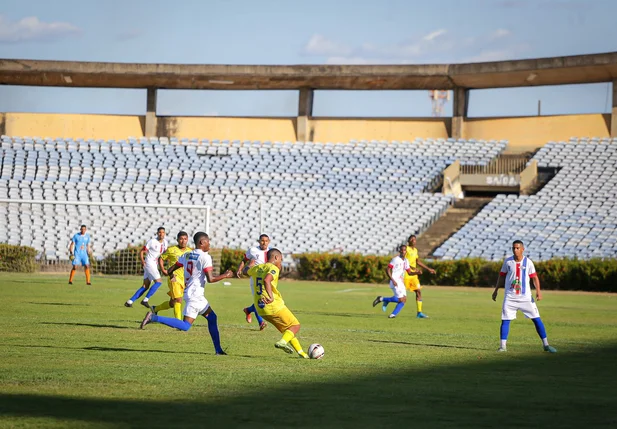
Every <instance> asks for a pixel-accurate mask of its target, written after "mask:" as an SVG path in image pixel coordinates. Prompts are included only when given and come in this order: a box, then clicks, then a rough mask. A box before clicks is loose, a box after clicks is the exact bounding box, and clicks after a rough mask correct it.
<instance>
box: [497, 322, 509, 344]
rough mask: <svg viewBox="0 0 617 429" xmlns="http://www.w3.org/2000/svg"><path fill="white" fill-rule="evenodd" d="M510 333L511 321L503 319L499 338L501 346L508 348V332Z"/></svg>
mask: <svg viewBox="0 0 617 429" xmlns="http://www.w3.org/2000/svg"><path fill="white" fill-rule="evenodd" d="M509 333H510V321H509V320H502V321H501V328H500V329H499V338H500V339H501V348H502V349H505V348H506V341H507V340H508V334H509Z"/></svg>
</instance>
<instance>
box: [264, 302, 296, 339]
mask: <svg viewBox="0 0 617 429" xmlns="http://www.w3.org/2000/svg"><path fill="white" fill-rule="evenodd" d="M260 316H261V317H263V318H264V319H266V320H267V321H268V322H270V323H272V325H274V327H275V328H276V329H278V330H279V331H280V332H281V333H283V332H285V331H286V330H287V329H289V328H290V327H292V326H294V325H299V324H300V322H298V319H296V316H294V314H293V313H292V312H291V310H290V309H289V308H287V307H283V308H281V309H280V310H279V311H277V312H276V313H275V314H268V315H262V314H260Z"/></svg>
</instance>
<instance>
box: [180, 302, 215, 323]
mask: <svg viewBox="0 0 617 429" xmlns="http://www.w3.org/2000/svg"><path fill="white" fill-rule="evenodd" d="M185 301H186V306H185V307H184V311H183V312H182V315H183V316H186V317H190V318H191V319H197V316H199V315H202V314H204V313H205V312H206V311H208V309H209V308H210V303H209V302H208V300H207V299H206V298H204V299H191V300H185Z"/></svg>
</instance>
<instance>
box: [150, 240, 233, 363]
mask: <svg viewBox="0 0 617 429" xmlns="http://www.w3.org/2000/svg"><path fill="white" fill-rule="evenodd" d="M193 241H194V242H195V250H193V251H192V252H190V253H186V254H184V255H182V256H181V257H180V259H178V262H176V263H175V264H174V265H173V266H172V267H171V268H169V269H168V270H167V273H168V275H170V276H171V275H172V273H173V272H174V271H175V270H177V269H180V268H183V269H184V282H185V288H184V302H185V303H186V307H184V320H178V319H176V318H175V317H163V316H158V315H156V314H154V313H153V312H152V311H149V312H148V313H147V314H146V317H144V320H143V321H142V322H141V329H144V327H145V326H146V325H147V324H148V323H151V322H156V323H162V324H163V325H167V326H170V327H172V328H177V329H180V330H182V331H188V330H189V329H191V326H193V322H194V321H195V319H196V318H197V316H199V315H202V316H204V317H205V318H206V320H207V321H208V331H209V332H210V337H212V343H213V344H214V351H215V353H216V354H217V355H226V354H227V353H225V352H224V351H223V349H222V348H221V339H220V334H219V328H218V324H217V316H216V313H215V312H214V310H212V307H210V303H209V302H208V300H207V299H206V297H205V295H204V293H205V288H206V283H216V282H218V281H220V280H223V279H228V278H231V277H233V272H232V271H231V270H227V271H225V273H223V274H221V275H219V276H212V270H213V267H212V256H210V255H209V254H208V251H209V250H210V237H208V234H206V233H205V232H198V233H196V234H195V235H194V236H193Z"/></svg>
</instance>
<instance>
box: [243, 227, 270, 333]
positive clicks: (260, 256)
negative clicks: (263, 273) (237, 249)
mask: <svg viewBox="0 0 617 429" xmlns="http://www.w3.org/2000/svg"><path fill="white" fill-rule="evenodd" d="M268 250H270V237H269V236H268V235H267V234H261V235H260V236H259V246H254V247H251V248H250V249H249V250H247V251H246V253H245V254H244V258H243V259H242V262H240V266H239V267H238V269H237V270H236V277H238V278H240V277H242V269H243V268H244V265H245V264H246V263H247V262H249V261H255V265H261V264H265V263H266V261H267V260H268V256H267V255H268ZM250 285H251V296H252V295H254V291H253V278H252V277H251V279H250ZM242 311H244V315H245V317H246V322H247V323H251V320H252V313H255V317H256V319H257V323H258V324H259V330H260V331H263V330H264V329H266V326H268V324H267V323H266V321H265V320H264V319H263V318H262V317H261V316H260V315H259V314H258V313H257V310H256V309H255V304H251V305H250V306H248V307H244V308H243V309H242Z"/></svg>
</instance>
